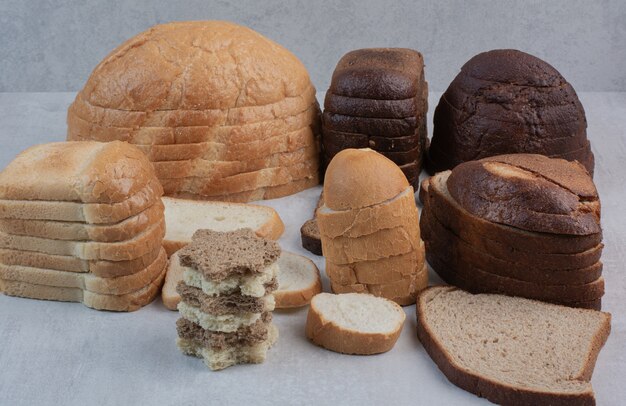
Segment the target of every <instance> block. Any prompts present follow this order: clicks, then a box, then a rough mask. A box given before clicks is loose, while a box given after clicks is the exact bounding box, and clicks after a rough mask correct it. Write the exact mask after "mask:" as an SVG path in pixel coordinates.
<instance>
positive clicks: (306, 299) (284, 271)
mask: <svg viewBox="0 0 626 406" xmlns="http://www.w3.org/2000/svg"><path fill="white" fill-rule="evenodd" d="M321 292H322V279H321V278H320V271H319V269H317V266H316V265H315V263H314V262H313V261H311V260H310V259H308V258H307V257H304V256H302V255H297V254H293V253H291V252H287V251H282V252H281V254H280V257H279V258H278V289H277V290H275V291H274V293H273V294H274V297H275V298H276V308H277V309H286V308H292V307H301V306H306V305H308V304H309V303H310V302H311V298H313V296H315V295H317V294H318V293H321Z"/></svg>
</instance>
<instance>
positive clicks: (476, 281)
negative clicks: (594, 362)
mask: <svg viewBox="0 0 626 406" xmlns="http://www.w3.org/2000/svg"><path fill="white" fill-rule="evenodd" d="M424 244H425V245H426V260H427V261H428V263H429V264H430V266H431V267H432V268H433V270H434V271H435V272H436V273H437V274H438V275H439V276H440V277H441V278H442V279H443V280H445V281H446V282H447V283H450V284H453V285H456V286H459V287H460V288H462V289H465V290H467V291H470V292H474V293H500V294H504V295H509V296H520V297H525V298H528V299H535V300H541V301H544V302H550V303H558V304H564V305H567V306H575V305H576V304H578V303H593V302H594V301H598V300H600V299H601V298H602V296H603V295H604V278H603V277H600V278H598V279H596V280H595V281H593V282H590V283H586V284H584V285H545V284H537V283H532V282H527V281H522V280H519V279H513V278H508V277H505V276H500V275H496V274H495V273H491V272H486V271H484V270H482V269H480V268H478V267H476V266H474V265H472V264H470V263H469V262H466V261H464V260H463V259H461V258H459V257H458V256H457V255H449V254H448V255H446V251H445V247H441V246H437V245H436V243H433V241H427V240H425V241H424Z"/></svg>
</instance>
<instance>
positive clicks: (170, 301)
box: [161, 252, 185, 310]
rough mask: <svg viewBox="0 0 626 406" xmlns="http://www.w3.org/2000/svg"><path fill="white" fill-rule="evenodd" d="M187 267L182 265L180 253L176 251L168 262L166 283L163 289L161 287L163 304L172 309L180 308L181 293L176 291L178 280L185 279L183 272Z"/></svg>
mask: <svg viewBox="0 0 626 406" xmlns="http://www.w3.org/2000/svg"><path fill="white" fill-rule="evenodd" d="M184 271H185V268H183V267H182V266H181V265H180V260H179V258H178V254H177V253H176V252H174V253H173V254H172V255H171V256H170V259H169V261H168V264H167V275H166V276H165V283H164V284H163V289H161V300H163V305H164V306H165V307H167V308H168V309H170V310H178V307H177V306H178V303H180V295H179V294H178V292H177V291H176V286H177V285H178V282H180V281H182V280H183V273H184Z"/></svg>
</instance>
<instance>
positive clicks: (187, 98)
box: [67, 21, 320, 201]
mask: <svg viewBox="0 0 626 406" xmlns="http://www.w3.org/2000/svg"><path fill="white" fill-rule="evenodd" d="M173 61H174V62H173ZM319 121H320V113H319V105H318V103H317V100H316V96H315V87H314V86H313V85H312V83H311V81H310V78H309V75H308V73H307V71H306V69H305V68H304V66H303V65H302V63H301V62H300V61H299V60H298V58H297V57H295V56H294V55H293V54H292V53H291V52H289V51H288V50H286V49H285V48H283V47H281V46H280V45H278V44H276V43H274V42H272V41H270V40H269V39H267V38H265V37H263V36H262V35H260V34H258V33H256V32H254V31H252V30H250V29H248V28H246V27H242V26H239V25H236V24H232V23H228V22H224V21H191V22H175V23H170V24H163V25H157V26H154V27H152V28H151V29H149V30H147V31H145V32H143V33H141V34H139V35H137V36H135V37H134V38H131V39H130V40H128V41H127V42H126V43H124V44H122V45H121V46H120V47H118V48H117V49H115V50H114V51H112V52H111V53H110V54H109V55H108V56H107V57H106V58H105V59H104V60H103V61H102V62H101V63H100V64H99V65H98V66H97V67H96V68H95V69H94V71H93V72H92V74H91V76H90V78H89V79H88V81H87V83H86V84H85V86H84V88H83V89H82V90H81V91H80V92H79V93H78V95H77V96H76V99H75V101H74V103H73V104H72V105H71V106H70V108H69V110H68V116H67V122H68V140H89V139H93V140H100V141H111V140H124V141H128V142H130V143H135V144H138V145H142V150H143V151H144V152H146V153H147V154H148V156H149V158H150V159H151V160H153V161H155V162H158V163H157V164H156V171H157V176H158V177H159V179H161V181H162V182H163V186H164V189H165V193H166V194H168V195H172V196H179V197H180V196H184V195H189V196H192V197H193V198H196V199H208V200H231V201H245V199H248V198H256V197H257V196H259V195H260V196H261V198H265V197H266V196H273V197H279V196H282V195H284V194H286V193H293V192H297V191H299V190H302V189H303V188H306V187H309V185H311V184H313V183H314V182H312V181H304V179H305V178H306V179H312V178H314V177H317V175H316V174H313V172H315V173H317V165H318V160H319V157H318V153H317V149H318V143H319V140H318V137H317V134H319V128H320V124H319ZM269 140H272V141H269ZM259 142H263V145H262V146H260V145H259ZM153 145H159V147H157V148H155V147H153ZM231 147H232V150H231ZM295 151H300V153H299V154H298V156H297V157H295V156H294V153H295ZM303 151H305V153H303ZM277 154H280V156H276V155H277ZM283 155H284V156H283ZM296 164H301V165H303V166H307V167H314V168H315V169H312V170H309V171H308V172H306V173H304V174H303V173H299V174H294V173H290V174H288V175H287V174H283V173H281V174H280V175H276V176H274V175H265V172H263V175H262V176H261V174H260V173H259V172H260V171H264V170H268V169H273V170H275V171H283V172H284V170H283V167H284V168H291V167H293V166H294V165H296ZM235 175H242V176H243V177H244V178H245V181H243V180H242V179H240V178H235V179H232V178H231V177H232V176H235ZM268 176H269V177H268ZM270 178H271V179H270ZM178 179H182V180H178ZM300 180H302V181H300ZM295 181H300V182H295ZM287 183H292V185H291V186H290V187H283V188H281V191H280V192H278V191H274V192H273V193H248V192H250V191H252V190H257V189H261V188H267V187H274V186H279V185H285V184H287ZM225 196H228V197H225Z"/></svg>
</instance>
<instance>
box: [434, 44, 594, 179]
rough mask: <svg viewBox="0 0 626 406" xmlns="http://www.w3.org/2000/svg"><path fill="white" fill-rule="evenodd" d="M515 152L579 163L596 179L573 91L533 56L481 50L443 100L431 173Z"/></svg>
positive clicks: (436, 118) (582, 117) (584, 122)
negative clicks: (467, 162) (463, 163)
mask: <svg viewBox="0 0 626 406" xmlns="http://www.w3.org/2000/svg"><path fill="white" fill-rule="evenodd" d="M516 153H529V154H541V155H547V156H551V157H560V158H564V159H567V160H569V161H578V162H580V163H581V164H582V165H583V166H585V168H586V169H587V170H588V171H589V172H590V173H591V174H592V175H593V168H594V157H593V153H592V152H591V147H590V144H589V141H588V140H587V120H586V118H585V111H584V109H583V106H582V105H581V103H580V101H579V100H578V96H577V95H576V92H575V91H574V89H573V88H572V86H571V85H570V84H569V83H568V82H567V81H566V80H565V79H564V78H563V76H561V74H560V73H559V72H558V71H557V70H556V69H555V68H553V67H552V66H551V65H549V64H548V63H546V62H544V61H542V60H541V59H539V58H537V57H535V56H532V55H529V54H527V53H524V52H521V51H517V50H512V49H498V50H493V51H489V52H483V53H481V54H478V55H476V56H474V57H473V58H472V59H470V60H469V61H468V62H467V63H466V64H465V65H463V67H462V68H461V72H460V73H459V74H458V75H457V77H456V78H455V79H454V80H453V81H452V83H451V84H450V86H449V87H448V89H447V90H446V91H445V92H444V94H443V95H442V96H441V99H440V100H439V104H438V105H437V108H436V109H435V116H434V128H433V138H432V142H431V145H430V147H429V150H428V153H427V159H426V169H427V170H428V171H429V172H431V173H435V172H439V171H442V170H446V169H452V168H454V167H455V166H457V165H458V164H460V163H462V162H466V161H471V160H476V159H481V158H485V157H489V156H494V155H500V154H516Z"/></svg>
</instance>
